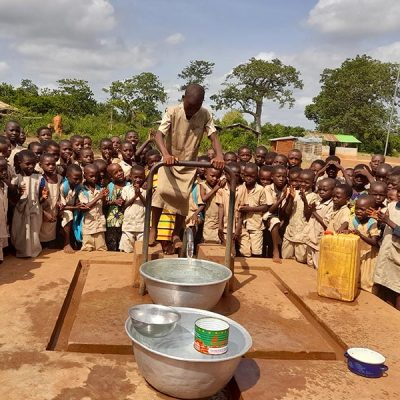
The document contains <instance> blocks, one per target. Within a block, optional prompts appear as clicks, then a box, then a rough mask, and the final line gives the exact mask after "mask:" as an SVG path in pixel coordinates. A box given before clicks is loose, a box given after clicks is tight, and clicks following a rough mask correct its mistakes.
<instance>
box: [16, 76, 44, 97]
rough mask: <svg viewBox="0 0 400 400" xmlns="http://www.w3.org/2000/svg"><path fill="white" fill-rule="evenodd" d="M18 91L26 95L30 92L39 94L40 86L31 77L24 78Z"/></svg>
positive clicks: (34, 94) (35, 94)
mask: <svg viewBox="0 0 400 400" xmlns="http://www.w3.org/2000/svg"><path fill="white" fill-rule="evenodd" d="M17 92H21V93H23V94H25V95H27V94H29V95H32V96H39V87H38V86H37V85H35V84H34V83H33V82H32V81H31V80H30V79H22V80H21V85H20V86H19V88H18V89H17Z"/></svg>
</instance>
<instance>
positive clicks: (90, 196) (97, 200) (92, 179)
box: [78, 164, 108, 251]
mask: <svg viewBox="0 0 400 400" xmlns="http://www.w3.org/2000/svg"><path fill="white" fill-rule="evenodd" d="M83 173H84V177H85V183H84V185H83V187H82V190H81V191H80V193H79V197H78V198H79V202H80V204H82V205H83V206H84V208H82V212H83V221H82V248H81V250H82V251H93V250H98V251H106V250H107V247H106V242H105V238H104V232H105V231H106V219H105V217H104V214H103V203H104V200H105V198H106V197H107V195H108V191H107V189H101V188H100V186H98V185H97V184H96V182H97V181H98V174H99V171H98V169H97V168H96V166H95V165H93V164H88V165H86V166H85V167H84V168H83Z"/></svg>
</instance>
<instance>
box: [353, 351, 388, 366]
mask: <svg viewBox="0 0 400 400" xmlns="http://www.w3.org/2000/svg"><path fill="white" fill-rule="evenodd" d="M347 354H348V355H349V356H350V357H351V358H354V359H355V360H357V361H361V362H363V363H365V364H373V365H378V364H383V363H384V362H385V360H386V359H385V357H384V356H383V355H382V354H381V353H378V352H377V351H375V350H371V349H368V348H367V347H352V348H350V349H348V350H347Z"/></svg>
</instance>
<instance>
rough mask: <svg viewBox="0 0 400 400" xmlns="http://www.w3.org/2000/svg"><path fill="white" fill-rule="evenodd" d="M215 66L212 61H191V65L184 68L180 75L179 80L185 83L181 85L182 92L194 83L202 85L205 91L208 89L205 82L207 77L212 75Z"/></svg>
mask: <svg viewBox="0 0 400 400" xmlns="http://www.w3.org/2000/svg"><path fill="white" fill-rule="evenodd" d="M214 65H215V64H214V63H213V62H210V61H204V60H194V61H190V62H189V65H188V66H186V67H185V68H183V70H182V71H181V72H180V73H179V74H178V78H181V79H183V80H184V81H185V83H184V84H183V85H181V87H180V90H182V91H183V90H185V89H186V88H187V87H188V86H189V85H190V84H192V83H197V84H198V85H202V86H204V88H205V89H207V85H206V84H205V80H206V78H207V76H209V75H211V74H212V72H213V69H214Z"/></svg>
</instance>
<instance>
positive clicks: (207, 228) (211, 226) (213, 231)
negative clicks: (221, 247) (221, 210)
mask: <svg viewBox="0 0 400 400" xmlns="http://www.w3.org/2000/svg"><path fill="white" fill-rule="evenodd" d="M200 186H201V187H202V188H203V189H204V190H205V192H206V194H208V193H210V192H211V191H212V189H213V188H211V187H210V186H208V184H207V182H202V183H200ZM203 241H204V242H205V243H220V239H219V237H218V203H217V192H216V193H214V195H213V196H212V197H211V198H210V199H208V201H207V203H206V208H205V218H204V227H203Z"/></svg>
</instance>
